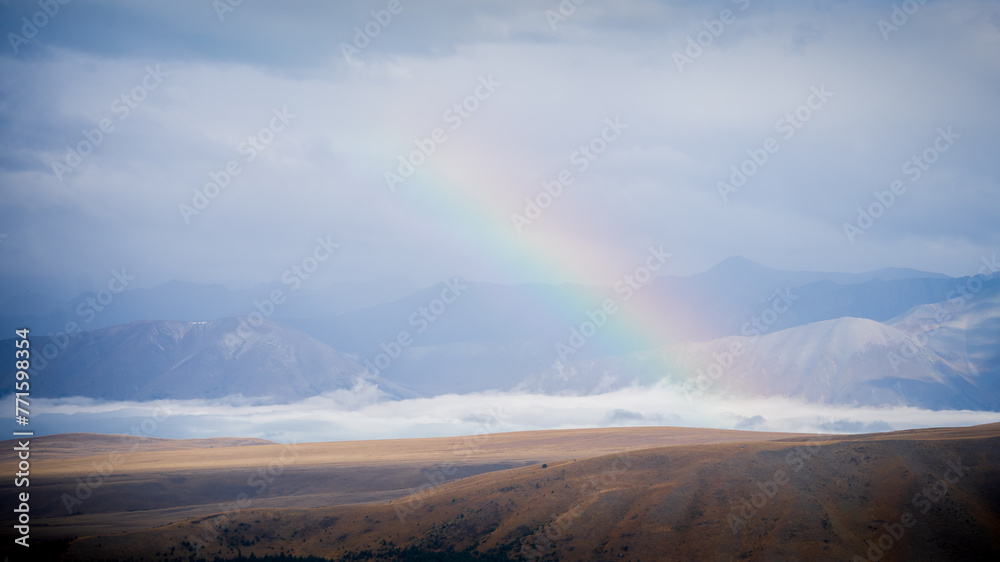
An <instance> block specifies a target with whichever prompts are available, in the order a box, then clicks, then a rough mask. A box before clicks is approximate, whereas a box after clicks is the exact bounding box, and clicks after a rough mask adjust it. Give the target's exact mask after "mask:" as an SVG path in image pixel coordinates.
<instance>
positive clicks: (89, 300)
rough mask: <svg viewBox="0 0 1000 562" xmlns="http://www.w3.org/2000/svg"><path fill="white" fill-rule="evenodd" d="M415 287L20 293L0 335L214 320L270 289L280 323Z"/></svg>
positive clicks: (372, 302) (396, 283)
mask: <svg viewBox="0 0 1000 562" xmlns="http://www.w3.org/2000/svg"><path fill="white" fill-rule="evenodd" d="M115 288H116V289H117V288H119V286H118V285H116V286H115ZM419 288H420V287H418V286H417V285H415V284H414V283H412V282H410V281H408V280H406V279H402V278H392V279H376V280H373V281H370V282H367V283H337V284H334V285H330V286H327V287H322V288H314V287H310V286H306V285H303V286H302V287H301V288H299V289H298V290H294V291H293V290H292V289H291V287H290V286H289V285H285V284H283V283H271V284H266V285H260V286H257V287H253V288H250V289H240V290H233V289H229V288H227V287H225V286H223V285H219V284H213V285H204V284H199V283H189V282H183V281H170V282H168V283H164V284H162V285H159V286H157V287H153V288H149V289H146V288H138V289H130V288H126V290H124V291H122V292H120V293H109V292H108V291H104V293H103V294H98V293H93V292H90V293H83V294H81V295H78V296H76V297H74V298H72V299H70V300H68V301H59V300H57V299H53V298H51V297H48V296H46V295H39V294H34V293H27V292H26V293H22V294H18V295H15V296H12V297H10V298H9V299H7V301H5V302H4V304H3V307H2V308H0V333H10V332H12V331H13V330H14V329H17V328H23V327H25V326H27V327H30V328H32V329H34V330H36V331H37V332H41V333H46V334H47V333H50V332H51V333H56V334H57V333H59V332H62V331H64V330H65V327H66V323H67V322H75V323H77V324H78V325H80V326H81V327H82V328H83V329H85V330H95V329H98V328H106V327H109V326H117V325H120V324H127V323H129V322H137V321H140V320H175V321H178V322H206V321H212V320H219V319H222V318H231V317H235V316H241V315H244V314H249V313H251V312H253V311H254V310H255V306H254V302H262V301H264V300H265V299H267V298H268V297H269V295H270V294H271V292H272V291H274V290H275V289H280V290H281V291H282V293H283V296H284V302H282V303H281V304H280V305H278V306H276V307H275V308H274V312H273V316H272V317H271V319H272V320H278V321H285V320H287V319H290V318H311V317H313V316H329V315H332V314H339V313H342V312H347V311H350V310H355V309H358V308H364V307H371V306H376V305H379V304H381V303H384V302H391V301H394V300H397V299H400V298H403V297H405V296H407V295H411V294H413V293H414V292H415V291H417V290H418V289H419ZM109 297H110V298H109ZM94 303H96V305H95V304H94Z"/></svg>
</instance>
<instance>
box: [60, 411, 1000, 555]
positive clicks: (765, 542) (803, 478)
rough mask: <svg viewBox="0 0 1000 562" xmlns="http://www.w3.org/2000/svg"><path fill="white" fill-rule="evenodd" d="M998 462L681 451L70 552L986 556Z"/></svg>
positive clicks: (964, 445)
mask: <svg viewBox="0 0 1000 562" xmlns="http://www.w3.org/2000/svg"><path fill="white" fill-rule="evenodd" d="M998 466H1000V424H992V425H987V426H978V427H974V428H966V429H945V430H917V431H907V432H896V433H886V434H875V435H866V436H837V437H797V438H792V439H787V440H782V441H770V442H755V443H751V442H747V443H717V444H702V445H676V446H669V447H656V448H648V449H643V450H633V451H629V452H626V453H619V454H613V455H604V456H599V457H594V458H588V459H577V460H562V461H554V462H550V463H545V464H535V465H531V466H526V467H522V468H515V469H510V470H503V471H498V472H491V473H488V474H482V475H479V476H473V477H470V478H466V479H463V480H460V481H455V482H451V483H447V484H444V485H441V486H439V487H437V488H433V489H431V490H429V491H426V492H424V493H421V494H418V495H414V496H409V497H405V498H399V499H395V500H392V501H390V502H387V503H383V504H377V505H375V504H370V505H358V506H340V507H335V508H319V509H247V510H242V511H241V512H233V513H229V514H227V515H212V516H208V517H199V518H195V519H191V520H188V521H185V522H181V523H176V524H172V525H169V526H165V527H162V528H159V529H155V530H150V531H145V532H136V533H128V534H124V535H117V536H101V537H91V538H83V539H79V540H77V541H75V542H73V543H72V544H71V545H70V548H69V551H68V555H69V558H70V559H73V560H86V559H93V558H95V557H106V558H131V559H149V560H163V559H170V558H171V557H170V556H166V557H164V556H163V555H164V554H166V553H172V554H173V556H174V559H178V558H179V557H181V556H183V557H185V558H186V557H188V556H190V555H193V554H196V553H197V554H198V555H200V556H205V557H207V558H208V559H211V558H213V557H215V556H221V557H222V558H232V557H235V556H237V555H240V554H242V555H246V556H249V555H250V554H255V555H257V556H260V555H267V554H282V553H283V554H292V555H297V556H304V555H316V556H322V557H328V558H334V559H337V558H340V557H344V556H348V558H346V559H380V560H382V559H390V560H391V559H420V558H405V557H404V556H403V555H402V554H401V553H404V552H407V551H408V552H410V553H411V554H412V553H414V552H416V553H429V552H438V553H441V552H458V553H461V552H463V551H469V553H480V554H484V555H485V554H490V555H491V556H495V557H500V558H501V559H503V558H504V557H507V558H510V559H543V560H548V559H551V560H556V559H564V560H566V559H572V560H609V559H618V560H636V561H638V560H734V559H741V558H742V559H751V560H753V559H760V560H772V559H808V560H818V559H824V560H856V559H861V560H864V559H868V557H869V554H868V553H867V551H868V550H869V549H878V551H877V552H876V551H875V550H873V551H872V553H871V556H873V557H877V558H878V559H881V560H903V559H906V560H931V559H955V558H956V557H958V558H962V559H966V560H976V559H983V560H986V559H991V558H990V556H991V553H995V552H997V551H998V550H1000V483H998V482H1000V479H998V476H1000V474H998V469H997V467H998ZM868 541H871V542H870V543H869V542H868ZM879 545H881V547H880V546H879ZM883 551H884V552H883ZM157 553H159V554H157ZM855 556H857V557H859V558H854V557H855ZM428 559H429V558H428ZM455 559H458V558H455ZM872 559H874V558H872Z"/></svg>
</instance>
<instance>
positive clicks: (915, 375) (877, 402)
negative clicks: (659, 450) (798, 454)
mask: <svg viewBox="0 0 1000 562" xmlns="http://www.w3.org/2000/svg"><path fill="white" fill-rule="evenodd" d="M963 302H964V304H962V305H961V306H958V305H956V303H955V301H954V300H952V301H945V302H942V303H937V304H933V305H922V306H918V307H915V308H913V309H911V310H910V311H908V312H907V313H906V314H903V315H901V316H899V317H897V318H895V319H892V320H891V321H890V322H888V323H885V324H884V323H880V322H876V321H873V320H868V319H861V318H851V317H844V318H838V319H833V320H823V321H820V322H815V323H810V324H805V325H802V326H796V327H793V328H789V329H785V330H780V331H775V332H767V333H764V334H763V335H759V336H727V337H723V338H719V339H716V340H712V341H709V342H692V343H677V344H671V345H667V346H664V347H661V348H659V349H656V350H645V351H639V352H634V353H630V354H627V355H623V356H618V357H607V358H602V359H596V360H585V361H575V362H571V363H568V364H565V365H557V366H555V367H553V368H551V369H549V370H547V371H545V372H544V373H542V374H539V375H535V376H533V377H528V378H527V379H526V380H525V381H523V382H522V383H521V384H520V385H519V388H520V389H522V390H530V391H540V392H548V393H555V392H566V391H571V392H577V393H596V392H603V391H607V390H613V389H616V388H621V387H624V386H629V385H633V384H652V383H655V382H660V381H666V382H669V383H673V384H676V385H677V386H678V387H679V388H681V389H683V390H684V391H685V392H686V393H687V394H688V396H689V397H694V398H693V399H697V397H698V396H701V395H725V396H732V397H741V398H752V397H767V396H784V397H791V398H799V399H803V400H805V401H808V402H813V403H824V404H844V405H863V406H887V405H907V406H914V407H923V408H930V409H972V410H997V409H1000V289H997V288H993V289H989V290H983V291H982V292H980V293H979V294H977V295H975V296H974V297H972V298H970V299H968V300H967V301H963Z"/></svg>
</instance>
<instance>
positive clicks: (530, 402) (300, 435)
mask: <svg viewBox="0 0 1000 562" xmlns="http://www.w3.org/2000/svg"><path fill="white" fill-rule="evenodd" d="M34 405H35V410H34V412H35V413H34V416H33V418H32V425H33V426H35V427H36V428H37V430H36V431H37V433H38V434H43V433H63V432H69V431H88V432H89V431H93V432H104V433H133V434H137V435H143V436H148V437H167V438H203V437H223V436H228V437H260V438H265V439H271V440H275V441H280V442H293V441H294V442H311V441H345V440H346V441H350V440H363V439H388V438H411V437H439V436H458V435H473V434H480V433H497V432H510V431H529V430H544V429H570V428H590V427H618V426H621V427H627V426H681V427H704V428H717V429H753V430H759V431H783V432H806V433H866V432H876V431H890V430H902V429H913V428H923V427H946V426H968V425H976V424H983V423H993V422H997V421H1000V414H998V413H997V412H976V411H955V410H942V411H933V410H922V409H918V408H910V407H897V408H872V407H850V406H835V405H821V404H807V403H804V402H800V401H795V400H790V399H784V398H767V399H759V400H723V399H716V398H712V397H708V396H699V397H694V398H693V399H692V401H691V402H689V401H688V399H687V398H686V397H685V396H684V394H683V393H681V392H678V391H677V390H676V389H674V388H671V387H667V386H657V387H652V388H638V387H637V388H627V389H623V390H619V391H616V392H610V393H605V394H597V395H589V396H551V395H542V394H524V393H474V394H462V395H458V394H445V395H441V396H435V397H432V398H420V399H408V400H400V401H383V400H380V399H379V393H378V391H377V389H376V388H375V387H373V386H370V385H358V386H356V387H355V388H354V389H353V390H351V391H346V390H345V391H338V392H335V393H330V394H326V395H323V396H317V397H314V398H310V399H307V400H303V401H301V402H297V403H293V404H280V405H261V404H253V403H251V402H249V401H247V400H245V399H242V398H240V397H232V398H229V399H226V400H215V401H207V400H184V401H181V400H168V401H161V402H98V401H94V400H91V399H82V398H67V399H58V400H49V399H44V400H43V399H38V400H35V401H34Z"/></svg>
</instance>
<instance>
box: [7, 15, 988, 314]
mask: <svg viewBox="0 0 1000 562" xmlns="http://www.w3.org/2000/svg"><path fill="white" fill-rule="evenodd" d="M234 3H235V2H234ZM45 6H48V10H49V11H50V12H54V13H45V12H44V7H43V5H42V4H40V3H36V2H22V1H10V0H0V32H2V33H3V35H4V41H3V44H0V296H3V294H12V293H15V292H19V291H23V290H28V289H32V290H35V291H40V292H48V293H51V294H53V295H59V296H63V297H66V298H68V297H70V296H72V295H75V294H78V293H80V292H83V291H87V290H95V289H97V288H100V287H102V286H104V285H106V284H107V282H108V279H109V277H110V275H111V274H110V273H109V272H111V271H112V270H121V269H123V268H124V269H125V270H127V271H129V272H130V273H131V274H132V275H134V276H135V277H136V283H135V286H139V287H142V286H146V287H150V286H156V285H159V284H161V283H165V282H168V281H170V280H181V281H190V282H197V283H221V284H224V285H226V286H229V287H231V288H241V287H249V286H254V285H256V284H260V283H268V282H274V281H277V280H279V279H280V277H281V275H282V273H283V272H284V271H287V270H288V269H289V268H290V267H292V266H295V265H303V264H307V263H309V259H310V257H311V256H312V257H313V258H314V259H315V260H316V262H314V264H318V265H317V271H316V272H315V274H314V275H315V279H316V281H314V282H315V283H317V284H333V283H338V282H355V283H357V282H367V281H371V280H375V279H383V278H390V277H403V278H407V279H409V280H411V281H413V282H415V283H419V284H424V285H429V284H432V283H437V282H439V281H441V280H443V279H445V278H449V277H450V276H453V275H461V276H463V277H464V278H466V279H471V280H481V281H492V282H501V283H522V282H548V283H564V282H577V283H588V284H599V283H608V282H611V281H612V280H614V279H616V278H618V277H620V276H621V275H622V274H623V273H624V272H627V271H629V270H631V269H632V268H634V264H635V263H637V262H638V261H639V260H641V259H642V258H643V257H644V256H645V255H646V254H647V252H648V248H649V247H650V246H656V247H659V246H661V245H662V246H663V247H664V248H665V249H666V251H668V252H670V254H671V256H672V258H671V260H670V262H669V267H667V268H665V270H664V272H663V273H665V274H674V275H684V274H691V273H695V272H698V271H703V270H705V269H707V268H709V267H711V266H712V265H713V264H715V263H717V262H719V261H721V260H723V259H725V258H726V257H729V256H733V255H741V256H744V257H746V258H749V259H751V260H754V261H757V262H759V263H762V264H764V265H767V266H770V267H774V268H779V269H792V270H810V269H812V270H825V271H848V272H861V271H866V270H872V269H878V268H882V267H890V266H895V267H912V268H918V269H923V270H928V271H936V272H942V273H947V274H950V275H967V274H973V273H975V271H976V268H977V267H978V264H979V262H980V258H981V257H982V256H984V255H992V254H993V253H995V252H996V251H997V250H998V249H1000V228H998V224H1000V222H998V221H997V209H998V207H1000V160H998V159H997V158H996V156H997V152H998V151H997V148H998V140H997V138H998V137H997V135H996V132H997V131H998V130H1000V104H997V103H996V102H997V99H998V94H1000V4H998V3H996V2H992V1H965V0H957V1H949V2H943V1H928V2H926V3H923V4H920V3H918V2H915V1H911V2H909V3H906V2H901V3H896V4H892V3H891V2H859V1H816V2H792V1H773V2H766V1H761V0H736V1H730V0H725V1H723V0H719V1H715V2H707V3H706V2H659V1H640V0H615V1H607V2H598V1H596V0H589V1H586V2H583V3H581V4H580V5H576V4H575V3H574V2H573V1H572V0H565V1H564V2H562V3H561V4H560V3H559V2H557V1H555V0H552V1H548V2H545V1H539V2H535V1H530V2H529V1H510V0H503V1H500V0H497V1H486V0H476V1H468V0H466V1H451V2H447V1H429V0H428V1H419V0H418V1H410V0H401V1H400V2H395V1H393V2H390V1H388V0H385V1H383V0H376V1H366V2H351V3H346V2H330V3H316V2H282V3H280V4H279V3H251V2H249V1H245V2H242V3H240V4H239V5H236V6H232V5H230V4H229V3H227V1H226V0H219V1H216V2H212V1H209V0H198V1H176V2H159V3H135V2H127V1H124V0H94V1H89V2H80V1H75V2H74V1H70V2H68V3H66V4H61V3H59V2H54V3H53V4H52V5H51V6H50V5H48V4H45ZM894 6H895V13H894ZM900 6H902V7H900ZM56 7H57V8H58V11H55V10H56ZM904 8H905V9H906V11H908V12H910V13H906V12H905V11H903V10H904ZM390 9H391V10H392V11H390ZM914 158H916V159H917V160H914ZM740 170H742V171H740ZM546 186H547V187H546ZM894 191H895V192H894ZM859 208H860V209H862V210H864V214H863V215H862V213H859ZM845 224H846V225H848V226H847V227H846V228H845ZM322 241H326V245H325V246H324V244H323V243H322ZM321 247H322V249H321ZM331 248H332V249H331ZM317 252H319V253H317ZM320 255H323V256H328V257H327V258H324V259H323V260H319V259H318V258H319V256H320Z"/></svg>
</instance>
